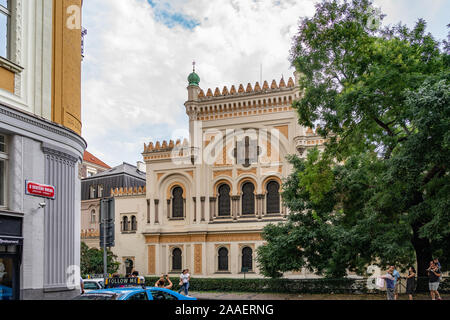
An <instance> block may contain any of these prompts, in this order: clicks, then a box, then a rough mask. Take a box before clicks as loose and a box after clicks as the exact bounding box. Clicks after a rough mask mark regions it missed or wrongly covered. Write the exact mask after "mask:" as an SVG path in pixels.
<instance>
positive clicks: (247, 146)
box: [235, 136, 259, 167]
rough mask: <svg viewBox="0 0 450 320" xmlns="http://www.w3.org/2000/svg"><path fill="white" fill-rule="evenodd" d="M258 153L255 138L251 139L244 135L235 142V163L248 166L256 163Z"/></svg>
mask: <svg viewBox="0 0 450 320" xmlns="http://www.w3.org/2000/svg"><path fill="white" fill-rule="evenodd" d="M258 154H259V148H258V141H257V140H256V139H254V140H251V139H250V137H249V136H246V137H245V138H244V139H242V140H241V141H238V142H237V143H236V149H235V158H236V163H237V164H241V165H243V166H244V167H250V165H252V164H255V163H258Z"/></svg>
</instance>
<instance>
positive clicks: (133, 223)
mask: <svg viewBox="0 0 450 320" xmlns="http://www.w3.org/2000/svg"><path fill="white" fill-rule="evenodd" d="M136 230H137V221H136V216H131V231H136Z"/></svg>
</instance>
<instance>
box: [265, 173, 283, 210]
mask: <svg viewBox="0 0 450 320" xmlns="http://www.w3.org/2000/svg"><path fill="white" fill-rule="evenodd" d="M266 189H267V200H266V201H267V203H266V206H267V213H280V184H279V183H278V182H276V181H270V182H269V183H268V184H267V187H266Z"/></svg>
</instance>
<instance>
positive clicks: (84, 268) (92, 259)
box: [80, 242, 120, 275]
mask: <svg viewBox="0 0 450 320" xmlns="http://www.w3.org/2000/svg"><path fill="white" fill-rule="evenodd" d="M106 252H107V253H106V254H107V262H108V273H116V272H117V270H119V266H120V263H119V262H117V261H116V259H117V256H116V255H114V254H113V253H112V252H111V251H110V250H109V249H107V250H106ZM80 269H81V274H82V275H88V274H103V249H97V248H89V247H88V246H87V245H86V243H84V242H81V256H80Z"/></svg>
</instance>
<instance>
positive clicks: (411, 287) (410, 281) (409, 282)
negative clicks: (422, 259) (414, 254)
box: [406, 267, 416, 300]
mask: <svg viewBox="0 0 450 320" xmlns="http://www.w3.org/2000/svg"><path fill="white" fill-rule="evenodd" d="M415 291H416V269H414V267H410V268H409V270H408V276H407V277H406V294H407V295H408V296H409V300H413V294H414V292H415Z"/></svg>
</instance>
